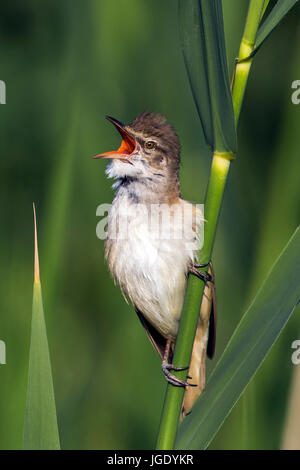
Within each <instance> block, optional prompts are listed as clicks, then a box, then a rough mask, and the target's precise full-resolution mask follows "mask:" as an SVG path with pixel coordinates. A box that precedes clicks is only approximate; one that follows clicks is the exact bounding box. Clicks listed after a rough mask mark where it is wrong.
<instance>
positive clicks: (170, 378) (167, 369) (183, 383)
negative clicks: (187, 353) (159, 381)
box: [161, 361, 197, 387]
mask: <svg viewBox="0 0 300 470" xmlns="http://www.w3.org/2000/svg"><path fill="white" fill-rule="evenodd" d="M161 368H162V371H163V373H164V375H165V378H166V380H167V381H168V382H169V383H170V384H172V385H174V386H175V387H186V386H188V385H189V386H190V387H197V385H196V384H191V383H189V382H186V381H184V380H180V379H178V377H176V376H175V375H174V374H171V372H170V371H171V370H176V371H180V370H187V369H188V367H177V366H174V365H173V364H169V363H168V362H165V361H163V362H162V365H161ZM187 378H188V379H191V378H192V377H190V376H189V375H188V376H187Z"/></svg>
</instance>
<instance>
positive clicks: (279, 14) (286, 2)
mask: <svg viewBox="0 0 300 470" xmlns="http://www.w3.org/2000/svg"><path fill="white" fill-rule="evenodd" d="M297 2H298V0H278V2H277V3H276V5H275V6H274V8H273V9H272V10H271V12H270V14H269V15H268V16H267V18H266V20H265V21H264V22H263V24H262V25H261V26H260V28H259V29H258V31H257V37H256V42H255V46H254V49H253V52H252V54H251V55H252V56H253V55H254V54H256V52H257V51H258V49H259V48H260V47H261V45H262V44H263V43H264V42H265V40H266V39H267V38H268V37H269V35H270V34H271V33H272V31H273V30H274V29H275V28H276V26H278V25H279V23H280V22H281V20H283V18H284V17H285V16H286V15H287V13H288V12H289V11H290V9H291V8H292V7H293V6H294V5H295V4H296V3H297Z"/></svg>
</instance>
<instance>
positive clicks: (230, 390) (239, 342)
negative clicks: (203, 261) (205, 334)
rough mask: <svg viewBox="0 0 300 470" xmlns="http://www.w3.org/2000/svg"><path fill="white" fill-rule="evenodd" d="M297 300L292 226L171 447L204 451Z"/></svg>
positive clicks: (299, 279)
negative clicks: (282, 246) (289, 233)
mask: <svg viewBox="0 0 300 470" xmlns="http://www.w3.org/2000/svg"><path fill="white" fill-rule="evenodd" d="M299 301H300V229H299V228H298V229H297V230H296V232H295V233H294V235H293V236H292V238H291V239H290V241H289V242H288V244H287V245H286V247H285V249H284V250H283V252H282V253H281V255H280V256H279V258H278V260H277V261H276V263H275V264H274V266H273V268H272V269H271V271H270V273H269V275H268V277H267V278H266V280H265V282H264V283H263V285H262V287H261V288H260V290H259V292H258V293H257V295H256V297H255V299H254V300H253V302H252V304H251V305H250V307H249V309H248V310H247V312H246V313H245V315H244V316H243V317H242V320H241V321H240V323H239V325H238V327H237V328H236V330H235V332H234V334H233V335H232V338H231V340H230V341H229V343H228V345H227V347H226V349H225V351H224V353H223V355H222V357H221V358H220V360H219V362H218V364H217V366H216V368H215V370H214V371H213V373H212V375H211V377H210V379H209V381H208V384H207V387H206V390H205V392H204V393H203V394H202V395H201V396H200V398H199V400H198V401H197V402H196V404H195V407H194V408H193V410H192V413H191V415H190V416H188V417H187V418H186V419H185V420H184V421H183V423H182V425H181V426H180V428H179V433H178V438H177V442H176V448H177V449H205V448H206V447H207V446H208V445H209V443H210V442H211V440H212V439H213V437H214V436H215V434H216V433H217V431H218V429H219V428H220V426H221V425H222V423H223V422H224V420H225V418H226V417H227V416H228V414H229V412H230V411H231V409H232V408H233V406H234V405H235V403H236V402H237V400H238V398H239V397H240V396H241V394H242V392H243V391H244V389H245V388H246V386H247V385H248V383H249V382H250V380H251V379H252V377H253V376H254V374H255V372H256V371H257V370H258V368H259V366H260V365H261V363H262V362H263V360H264V359H265V357H266V355H267V353H268V351H269V350H270V348H271V347H272V345H273V344H274V342H275V341H276V339H277V337H278V335H279V334H280V332H281V330H282V329H283V327H284V326H285V324H286V322H287V321H288V319H289V317H290V315H291V314H292V312H293V310H294V308H295V306H296V305H297V303H298V302H299Z"/></svg>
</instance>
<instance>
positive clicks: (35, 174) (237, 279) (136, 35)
mask: <svg viewBox="0 0 300 470" xmlns="http://www.w3.org/2000/svg"><path fill="white" fill-rule="evenodd" d="M223 5H224V17H225V33H226V41H227V48H228V61H229V69H230V73H232V69H233V63H234V58H235V57H236V55H237V52H238V47H239V41H240V38H241V34H242V30H243V24H244V20H245V15H246V11H247V6H248V1H247V0H224V1H223ZM299 26H300V10H299V5H298V6H296V8H294V9H293V10H292V12H291V13H290V14H289V15H288V16H287V17H286V18H285V20H284V21H283V23H282V24H281V25H280V26H279V27H278V29H276V31H275V32H274V33H273V34H272V36H271V37H270V38H269V39H268V41H267V42H266V43H265V45H264V46H263V48H262V49H261V50H260V51H259V53H258V55H257V57H256V58H255V61H254V64H253V68H252V70H251V74H250V80H249V83H248V88H247V92H246V97H245V101H244V106H243V109H242V114H241V120H240V124H239V132H238V135H239V153H238V158H237V160H236V161H235V162H234V163H233V164H232V168H231V172H230V176H229V181H228V185H227V188H226V194H225V200H224V205H223V210H222V216H221V219H220V223H219V229H218V234H217V239H216V245H215V251H214V258H213V260H214V264H215V272H216V279H217V292H218V308H219V318H218V341H217V355H216V356H217V357H216V359H214V361H212V362H210V364H209V368H208V373H209V372H210V371H211V370H212V368H213V367H214V365H215V363H216V360H217V358H218V357H219V356H220V354H221V353H222V351H223V349H224V346H225V345H226V342H227V341H228V339H229V338H230V335H231V333H232V331H233V330H234V328H235V326H236V325H237V323H238V321H239V319H240V318H241V315H242V313H243V312H244V311H245V308H246V307H247V305H248V304H249V301H250V300H251V298H252V297H253V294H254V293H255V292H256V290H257V287H258V286H259V285H260V283H261V281H262V280H263V279H264V277H265V275H266V274H267V272H268V270H269V268H270V267H271V265H272V263H273V262H274V260H275V258H276V257H277V255H278V254H279V252H280V251H281V249H282V248H283V246H284V245H285V243H286V242H287V240H288V238H289V237H290V235H291V234H292V233H293V231H294V229H295V228H296V226H297V225H298V224H299V219H300V191H299V186H300V185H299V182H300V177H299V175H300V154H299V126H300V105H298V106H296V105H293V104H292V102H291V93H292V90H291V83H292V81H294V80H296V79H300V54H299V47H298V46H299V41H300V28H299ZM0 79H1V80H4V81H5V83H6V86H7V98H6V99H7V104H6V105H1V106H0V123H1V125H0V148H1V158H0V178H1V183H0V220H1V230H0V307H1V314H0V339H1V340H4V341H5V342H6V346H7V364H6V365H1V366H0V448H1V449H16V448H20V447H21V445H22V433H23V422H24V413H25V396H26V385H27V371H28V357H29V340H30V321H31V302H32V282H33V218H32V202H33V201H35V203H36V207H37V216H38V228H39V246H40V268H41V279H42V288H43V294H44V307H45V314H46V322H47V328H48V339H49V345H50V352H51V359H52V368H53V377H54V386H55V394H56V403H57V412H58V422H59V428H60V435H61V444H62V447H63V448H65V449H77V448H81V449H114V448H115V449H142V448H153V446H154V444H155V439H156V433H157V430H158V425H159V420H160V413H161V408H162V404H163V399H164V393H165V388H166V384H165V381H164V378H163V376H162V374H161V371H160V361H159V358H158V356H157V355H156V353H155V352H154V350H153V349H152V347H151V345H150V343H149V342H148V340H146V336H145V333H144V331H143V329H142V327H141V325H140V324H139V321H138V320H137V318H136V314H135V313H134V311H133V309H132V308H131V307H130V306H128V305H127V304H126V303H125V301H124V300H123V298H122V296H121V294H120V292H119V289H118V288H116V287H115V286H114V285H113V281H112V279H111V278H110V275H109V273H108V270H107V267H106V266H105V264H104V261H103V242H102V241H100V240H98V239H97V238H96V224H97V222H98V221H99V218H98V217H96V208H97V206H98V205H99V204H101V203H103V202H107V203H109V202H111V200H112V196H113V193H112V190H111V181H108V180H107V179H106V178H105V175H104V169H105V165H104V162H99V161H95V160H92V159H91V156H92V155H94V154H96V153H99V152H102V151H107V150H110V149H111V148H114V147H116V146H117V145H118V144H119V137H118V135H117V133H116V132H115V130H114V128H113V126H111V125H110V124H109V123H108V122H107V121H105V119H104V115H105V114H110V115H112V116H114V117H116V118H118V119H120V120H121V121H124V122H129V121H130V120H132V119H133V118H134V117H135V115H136V114H138V113H140V112H142V111H144V110H149V111H154V112H161V113H163V114H165V115H167V117H168V119H169V121H170V122H171V123H173V124H174V126H175V128H176V130H177V132H178V134H179V136H180V139H181V143H182V148H183V150H182V167H181V181H182V192H183V196H184V197H185V198H186V199H189V200H191V201H194V202H203V199H204V194H205V188H206V183H207V179H208V175H209V168H210V153H209V151H208V149H207V148H206V145H205V143H204V139H203V134H202V130H201V128H200V124H199V119H198V116H197V114H196V110H195V106H194V103H193V100H192V95H191V91H190V89H189V85H188V81H187V77H186V72H185V69H184V64H183V60H182V55H181V51H180V45H179V38H178V27H177V2H176V1H175V0H164V1H163V2H162V1H161V0H63V1H58V0H44V1H43V2H40V1H37V0H27V1H26V2H24V1H22V0H11V1H10V2H8V1H5V2H1V4H0ZM299 313H300V310H299V308H298V309H296V311H295V313H294V314H293V317H292V319H291V320H290V322H289V324H288V326H287V327H286V329H285V330H284V332H283V334H282V335H281V337H280V339H279V340H278V341H277V343H276V345H275V346H274V348H273V349H272V351H271V353H270V354H269V356H268V358H267V360H266V361H265V362H264V364H263V366H262V368H261V369H260V371H259V372H258V373H257V375H256V377H255V379H254V381H253V382H252V383H251V384H250V386H249V388H248V389H247V391H246V393H245V394H244V395H243V397H242V398H241V400H240V401H239V403H238V404H237V406H236V407H235V409H234V410H233V412H232V413H231V415H230V417H229V418H228V419H227V421H226V422H225V425H224V426H223V427H222V429H221V430H220V431H219V433H218V435H217V436H216V438H215V440H214V442H213V443H212V445H211V446H210V447H211V448H218V449H240V448H258V449H275V448H279V447H280V442H281V438H282V432H283V429H284V422H285V415H286V410H287V404H288V397H289V387H290V378H291V374H292V373H293V371H295V370H296V369H297V368H296V367H295V366H293V365H292V363H291V359H290V358H291V353H292V350H291V343H292V341H294V340H295V339H299V337H300V324H299V322H300V321H299ZM298 367H300V366H298Z"/></svg>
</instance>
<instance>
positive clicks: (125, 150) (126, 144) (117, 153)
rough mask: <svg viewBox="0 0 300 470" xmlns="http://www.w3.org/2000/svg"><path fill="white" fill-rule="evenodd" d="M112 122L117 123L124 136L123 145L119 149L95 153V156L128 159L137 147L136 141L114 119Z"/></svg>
mask: <svg viewBox="0 0 300 470" xmlns="http://www.w3.org/2000/svg"><path fill="white" fill-rule="evenodd" d="M112 123H113V124H114V125H115V127H116V128H117V129H118V131H119V132H120V134H121V136H122V142H121V146H120V147H119V148H118V150H113V151H110V152H105V153H100V154H99V155H95V156H94V157H93V158H118V159H119V160H125V161H128V157H129V156H130V155H132V153H133V152H134V151H135V149H136V141H135V140H134V138H133V137H131V136H130V135H129V134H128V133H127V132H126V131H125V130H124V129H123V128H122V127H121V126H119V125H118V124H117V123H115V122H113V121H112Z"/></svg>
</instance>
